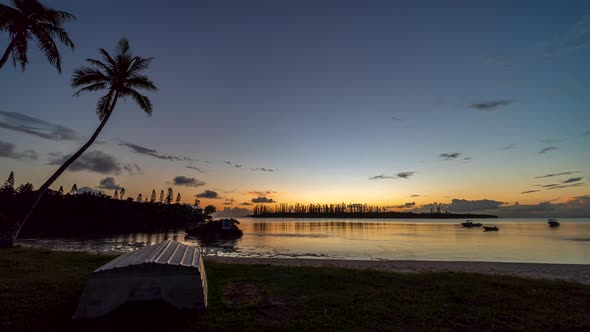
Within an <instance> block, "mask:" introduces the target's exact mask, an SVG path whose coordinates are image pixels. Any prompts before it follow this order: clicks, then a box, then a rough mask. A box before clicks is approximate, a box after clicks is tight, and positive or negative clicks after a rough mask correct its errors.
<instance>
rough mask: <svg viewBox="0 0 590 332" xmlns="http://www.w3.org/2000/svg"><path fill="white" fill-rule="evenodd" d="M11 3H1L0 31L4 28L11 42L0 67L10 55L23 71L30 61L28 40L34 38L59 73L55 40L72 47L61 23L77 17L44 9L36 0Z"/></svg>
mask: <svg viewBox="0 0 590 332" xmlns="http://www.w3.org/2000/svg"><path fill="white" fill-rule="evenodd" d="M12 5H13V6H14V7H10V6H7V5H3V4H0V31H6V32H8V34H9V36H10V43H9V44H8V47H7V48H6V51H4V54H3V55H2V58H0V69H1V68H2V67H3V66H4V64H5V63H6V61H8V58H9V57H10V55H11V54H12V60H13V63H14V65H15V66H16V63H17V62H18V63H19V64H20V66H21V68H22V70H25V67H26V66H27V63H28V62H29V59H28V56H27V50H28V47H29V41H31V40H32V39H33V38H36V39H37V45H39V48H40V49H41V50H42V51H43V53H45V57H46V58H47V60H48V61H49V63H50V64H52V65H53V66H55V68H57V71H58V72H60V73H61V56H60V54H59V50H58V49H57V45H56V43H55V40H54V39H55V38H57V39H59V41H60V42H61V43H62V44H64V45H66V46H67V47H69V48H71V49H72V50H73V49H74V43H73V42H72V40H71V39H70V36H69V35H68V33H67V32H66V31H65V30H64V29H63V28H62V26H63V25H64V24H65V23H67V22H69V21H71V20H75V19H76V17H74V15H72V14H70V13H68V12H64V11H61V10H54V9H51V8H47V7H46V6H44V5H43V4H41V3H39V1H37V0H12Z"/></svg>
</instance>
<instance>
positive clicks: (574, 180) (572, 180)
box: [561, 177, 583, 183]
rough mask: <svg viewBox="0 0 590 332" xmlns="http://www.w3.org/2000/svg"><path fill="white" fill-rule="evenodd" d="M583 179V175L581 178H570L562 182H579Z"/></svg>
mask: <svg viewBox="0 0 590 332" xmlns="http://www.w3.org/2000/svg"><path fill="white" fill-rule="evenodd" d="M582 179H583V177H579V178H569V179H567V180H565V181H562V182H561V183H572V182H578V181H581V180H582Z"/></svg>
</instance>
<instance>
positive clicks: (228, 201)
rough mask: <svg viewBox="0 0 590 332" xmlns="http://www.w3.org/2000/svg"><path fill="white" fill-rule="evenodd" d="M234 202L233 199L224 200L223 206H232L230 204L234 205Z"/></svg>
mask: <svg viewBox="0 0 590 332" xmlns="http://www.w3.org/2000/svg"><path fill="white" fill-rule="evenodd" d="M235 201H236V200H235V199H233V198H226V199H225V200H224V201H223V205H232V204H234V203H235Z"/></svg>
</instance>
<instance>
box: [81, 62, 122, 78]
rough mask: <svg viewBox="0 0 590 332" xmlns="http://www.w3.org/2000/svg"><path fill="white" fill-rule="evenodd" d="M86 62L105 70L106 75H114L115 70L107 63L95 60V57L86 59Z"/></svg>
mask: <svg viewBox="0 0 590 332" xmlns="http://www.w3.org/2000/svg"><path fill="white" fill-rule="evenodd" d="M86 62H88V63H90V64H91V65H93V66H95V67H96V68H97V69H99V70H100V69H103V70H104V71H106V72H107V74H108V76H111V77H114V76H115V72H114V71H113V68H111V67H110V66H108V65H107V64H105V63H104V62H102V61H100V60H96V59H90V58H88V59H86Z"/></svg>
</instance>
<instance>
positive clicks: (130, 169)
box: [123, 164, 143, 175]
mask: <svg viewBox="0 0 590 332" xmlns="http://www.w3.org/2000/svg"><path fill="white" fill-rule="evenodd" d="M123 169H124V170H126V171H127V173H129V174H130V175H135V174H143V170H142V169H141V167H139V165H137V164H125V165H123Z"/></svg>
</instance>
